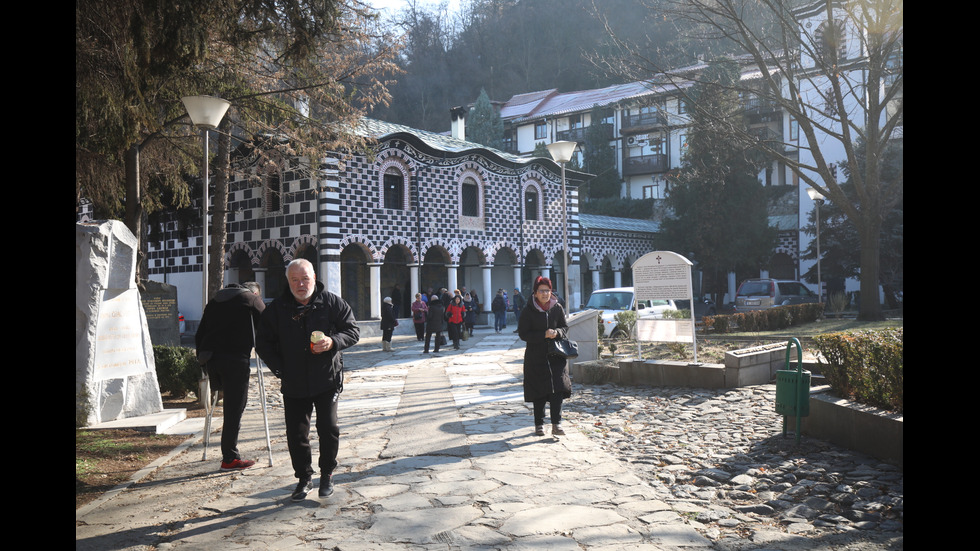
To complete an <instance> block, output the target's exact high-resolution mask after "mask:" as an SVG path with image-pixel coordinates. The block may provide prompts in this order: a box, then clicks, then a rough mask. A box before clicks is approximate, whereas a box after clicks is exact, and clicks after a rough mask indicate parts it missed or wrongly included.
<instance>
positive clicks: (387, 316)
mask: <svg viewBox="0 0 980 551" xmlns="http://www.w3.org/2000/svg"><path fill="white" fill-rule="evenodd" d="M397 325H398V320H397V319H395V308H394V305H393V304H392V299H391V297H385V299H384V302H383V303H382V304H381V349H382V350H384V351H385V352H391V335H392V334H393V333H394V332H395V327H396V326H397Z"/></svg>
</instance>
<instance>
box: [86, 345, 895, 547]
mask: <svg viewBox="0 0 980 551" xmlns="http://www.w3.org/2000/svg"><path fill="white" fill-rule="evenodd" d="M377 340H378V339H376V338H374V339H365V340H364V341H362V344H359V345H358V346H357V347H355V348H353V349H352V350H350V351H349V352H348V353H347V354H346V355H345V364H346V365H347V367H348V378H347V381H346V383H345V391H344V394H343V395H342V398H341V402H340V418H341V429H342V435H341V450H340V457H339V460H340V467H339V468H338V471H337V472H336V473H335V476H334V480H335V483H336V485H337V490H336V492H335V493H334V495H333V496H332V497H330V498H329V499H326V500H323V501H322V502H321V501H320V500H318V499H316V498H311V499H307V500H306V501H304V502H301V503H292V502H290V501H289V494H290V492H291V490H292V488H293V486H294V485H295V479H294V478H293V476H292V472H291V468H290V466H289V457H288V453H287V451H286V445H285V436H284V434H283V431H284V428H283V422H282V409H281V398H280V396H279V394H278V381H277V380H276V379H275V378H274V377H266V382H267V386H268V394H269V400H268V403H269V412H270V424H271V426H270V430H271V434H272V446H273V461H274V466H271V467H270V466H268V453H267V451H266V449H265V433H264V429H263V426H262V416H261V410H260V409H259V406H258V402H257V395H258V392H257V386H256V385H253V391H254V392H253V394H254V397H253V399H252V400H251V402H250V405H249V409H248V410H247V411H246V414H245V419H244V422H243V428H242V433H241V434H242V439H241V443H240V447H241V448H242V449H243V451H244V453H245V454H246V456H247V457H250V458H253V459H257V460H258V461H259V463H258V465H256V467H253V468H252V469H248V470H246V471H244V472H239V473H220V472H218V471H217V469H216V467H217V464H216V463H215V462H208V463H204V462H202V461H201V447H200V444H199V443H198V444H197V445H195V446H193V447H191V448H190V449H189V450H188V451H186V452H185V453H183V454H180V455H178V456H177V457H175V458H174V459H172V460H170V461H168V462H167V463H166V464H165V465H164V466H162V467H161V468H159V469H158V470H157V471H156V472H155V473H154V474H153V475H152V476H151V477H149V478H147V479H145V480H143V481H141V482H139V483H138V484H136V485H135V487H133V488H131V489H128V490H127V491H125V492H122V493H121V494H119V495H118V496H116V497H114V498H113V499H111V500H110V501H108V502H106V503H103V504H102V505H100V506H99V507H98V508H96V509H94V510H92V511H91V512H88V513H87V514H85V515H84V516H82V517H81V518H78V517H76V531H75V536H76V549H77V550H83V549H99V550H104V549H119V550H123V549H126V550H149V549H160V550H163V549H179V550H185V549H186V550H193V549H223V550H227V549H232V550H234V549H274V550H280V549H282V550H286V549H336V550H341V551H355V550H368V549H371V550H377V549H420V550H421V549H426V550H428V549H508V550H509V549H518V550H521V549H544V548H547V549H549V550H550V549H558V550H563V549H569V550H572V549H575V550H582V549H597V550H598V549H603V550H605V549H610V550H614V551H615V550H645V549H649V550H681V549H684V550H698V549H732V550H750V549H759V550H762V549H781V550H792V549H852V550H858V549H860V550H878V549H901V548H902V545H903V538H902V522H903V518H902V515H901V511H902V506H901V500H902V499H903V497H902V494H901V491H900V489H901V484H902V473H901V472H896V471H894V470H891V471H889V470H888V469H887V468H886V467H882V466H880V465H876V464H873V463H871V462H870V461H867V460H866V459H865V458H860V457H859V458H857V460H855V459H854V455H853V454H850V453H849V452H846V450H835V449H832V448H829V447H828V446H827V445H825V444H820V443H816V444H812V445H811V448H807V449H804V450H796V451H794V450H793V449H792V446H787V445H785V444H783V443H782V439H773V438H772V437H773V436H776V435H778V434H779V432H778V430H777V431H775V432H773V431H772V428H773V423H774V422H775V419H774V415H771V414H769V413H768V412H767V411H766V407H767V406H766V404H765V401H766V399H767V396H768V395H769V394H771V389H766V388H753V389H739V390H738V391H731V392H730V393H716V392H713V391H697V390H692V389H626V388H615V387H608V386H603V387H577V388H576V393H575V396H574V397H573V399H572V400H570V401H569V402H568V403H567V408H566V411H567V417H566V423H565V425H566V432H567V433H568V435H567V436H565V437H562V438H561V439H554V438H552V437H550V436H548V437H544V438H542V437H535V436H533V435H532V426H531V425H532V422H531V414H530V410H529V408H528V407H527V405H525V404H524V402H523V392H522V388H521V361H522V357H523V343H521V341H519V340H517V338H516V335H514V334H513V333H505V334H493V333H491V332H489V331H485V332H482V333H481V332H478V333H477V336H476V338H473V339H470V340H469V341H464V343H463V350H461V351H458V352H454V351H452V350H450V351H446V352H442V353H440V354H438V355H422V354H420V352H421V346H420V345H419V344H418V343H417V342H416V341H415V340H414V338H407V337H402V338H399V337H396V341H395V349H396V351H395V352H393V353H385V352H381V351H380V345H379V344H378V342H377ZM733 411H734V412H736V413H731V412H733ZM748 419H755V420H753V421H751V422H750V421H748ZM216 441H217V438H213V439H212V442H213V443H214V442H216ZM790 442H792V439H790ZM760 443H761V444H760ZM212 445H215V444H212ZM800 452H802V453H800ZM812 453H818V454H820V456H819V458H820V462H819V463H818V464H810V463H809V462H808V461H809V458H810V454H812ZM838 463H840V464H841V465H844V467H841V468H838ZM855 465H860V467H856V466H855ZM861 469H865V472H864V475H862V471H861ZM883 473H884V474H883ZM818 474H819V476H818ZM862 476H864V477H865V478H862ZM889 476H891V477H892V478H897V480H891V481H889V482H888V484H887V491H885V488H884V486H885V485H884V481H885V480H887V479H888V477H889ZM793 478H795V481H796V483H793V482H790V480H791V479H793ZM862 480H863V481H864V483H862ZM833 482H836V484H834V483H833ZM817 486H819V488H818V489H814V488H815V487H817ZM828 486H830V487H831V488H830V489H826V488H825V487H828ZM845 487H849V488H850V489H851V491H852V493H854V494H855V495H856V496H857V494H859V493H860V492H861V491H864V493H863V494H862V495H860V496H857V497H856V498H855V499H853V500H852V499H850V498H847V497H846V495H847V494H848V489H847V488H845ZM855 488H856V489H855ZM896 488H897V489H898V490H896ZM865 490H866V491H865ZM313 495H315V492H314V493H312V494H311V496H313ZM835 495H836V497H833V496H835ZM818 496H828V497H826V498H820V499H823V500H824V501H826V502H828V503H829V504H832V505H828V504H825V503H823V502H818V501H817V498H818ZM883 498H888V499H887V500H886V499H883ZM835 500H836V501H835ZM889 500H890V501H889ZM777 502H782V503H786V504H788V505H787V506H786V507H785V508H780V507H778V506H774V505H773V503H777ZM856 502H857V503H874V504H877V505H875V506H870V505H868V506H861V507H853V504H854V503H856ZM841 503H848V504H849V505H848V510H849V511H850V510H855V511H863V512H865V513H867V514H868V515H871V516H867V517H865V518H863V519H859V518H855V519H850V518H847V517H845V516H844V515H840V514H838V515H837V517H840V518H836V517H835V516H834V515H835V512H836V510H837V509H840V508H841V507H840V504H841ZM794 507H795V509H793V508H794ZM804 507H806V508H807V509H803V508H804ZM787 511H789V512H787ZM811 511H812V512H813V513H811ZM787 519H789V520H787Z"/></svg>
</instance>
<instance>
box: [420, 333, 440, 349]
mask: <svg viewBox="0 0 980 551" xmlns="http://www.w3.org/2000/svg"><path fill="white" fill-rule="evenodd" d="M440 334H442V331H435V332H432V331H429V330H428V329H426V331H425V350H424V352H428V351H429V341H430V340H431V339H432V336H433V335H435V337H436V347H435V349H433V350H432V351H433V352H438V351H439V335H440Z"/></svg>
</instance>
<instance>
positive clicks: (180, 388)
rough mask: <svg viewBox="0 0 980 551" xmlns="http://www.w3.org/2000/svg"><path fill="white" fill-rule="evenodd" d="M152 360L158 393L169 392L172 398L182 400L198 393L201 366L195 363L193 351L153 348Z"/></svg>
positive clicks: (177, 347)
mask: <svg viewBox="0 0 980 551" xmlns="http://www.w3.org/2000/svg"><path fill="white" fill-rule="evenodd" d="M153 360H154V362H155V363H156V370H157V381H158V382H159V383H160V392H169V393H170V396H172V397H174V398H183V397H185V396H187V395H188V394H190V393H191V392H197V391H198V388H199V387H198V384H199V381H200V380H201V366H200V364H198V363H197V355H196V354H195V352H194V349H192V348H186V347H183V346H160V345H158V346H154V347H153Z"/></svg>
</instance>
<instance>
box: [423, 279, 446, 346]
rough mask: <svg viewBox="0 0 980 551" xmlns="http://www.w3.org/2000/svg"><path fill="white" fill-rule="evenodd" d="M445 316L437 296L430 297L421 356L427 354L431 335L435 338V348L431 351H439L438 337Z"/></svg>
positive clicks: (444, 309)
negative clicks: (423, 347) (423, 348)
mask: <svg viewBox="0 0 980 551" xmlns="http://www.w3.org/2000/svg"><path fill="white" fill-rule="evenodd" d="M445 316H446V308H445V307H444V306H443V305H442V301H441V300H439V295H435V294H434V295H432V297H431V298H430V299H429V314H428V316H427V318H426V319H427V321H426V322H425V350H423V351H422V353H423V354H428V353H429V341H430V340H431V339H432V335H435V336H436V347H435V348H434V349H433V350H432V351H433V352H438V351H439V335H440V334H441V333H442V327H443V323H444V322H445Z"/></svg>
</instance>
